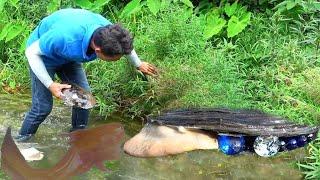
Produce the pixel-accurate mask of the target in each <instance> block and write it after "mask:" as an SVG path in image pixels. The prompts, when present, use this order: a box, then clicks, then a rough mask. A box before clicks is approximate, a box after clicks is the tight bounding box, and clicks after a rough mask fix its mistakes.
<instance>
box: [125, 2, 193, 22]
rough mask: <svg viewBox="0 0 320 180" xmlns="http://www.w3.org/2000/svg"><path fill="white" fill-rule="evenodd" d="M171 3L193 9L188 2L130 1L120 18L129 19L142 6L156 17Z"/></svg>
mask: <svg viewBox="0 0 320 180" xmlns="http://www.w3.org/2000/svg"><path fill="white" fill-rule="evenodd" d="M173 3H182V4H184V5H185V6H186V7H189V8H193V4H192V2H191V1H190V0H143V1H141V0H132V1H130V2H129V3H128V4H127V5H126V6H125V7H124V8H123V10H122V13H121V15H120V17H122V18H129V17H131V15H132V14H135V13H137V12H139V11H140V10H141V8H142V7H144V6H147V7H148V9H149V10H150V12H151V13H152V14H153V15H157V13H158V12H159V11H160V10H161V9H165V8H167V7H168V6H170V5H171V4H173Z"/></svg>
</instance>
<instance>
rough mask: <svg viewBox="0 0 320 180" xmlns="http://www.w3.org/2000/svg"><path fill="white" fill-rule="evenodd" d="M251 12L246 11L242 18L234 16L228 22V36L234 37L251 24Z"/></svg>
mask: <svg viewBox="0 0 320 180" xmlns="http://www.w3.org/2000/svg"><path fill="white" fill-rule="evenodd" d="M250 17H251V13H250V12H248V13H246V14H245V15H244V16H243V17H242V18H241V19H240V20H239V18H238V17H236V16H232V17H231V18H230V20H229V22H228V28H227V35H228V38H230V37H234V36H236V35H237V34H239V33H240V32H242V31H243V30H244V28H246V27H247V25H248V24H249V21H250Z"/></svg>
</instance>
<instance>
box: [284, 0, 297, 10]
mask: <svg viewBox="0 0 320 180" xmlns="http://www.w3.org/2000/svg"><path fill="white" fill-rule="evenodd" d="M296 5H297V3H296V2H294V1H288V2H287V5H286V7H287V10H290V9H292V8H294V7H295V6H296Z"/></svg>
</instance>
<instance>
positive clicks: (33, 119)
mask: <svg viewBox="0 0 320 180" xmlns="http://www.w3.org/2000/svg"><path fill="white" fill-rule="evenodd" d="M46 69H47V71H48V73H49V75H50V77H51V78H52V79H54V76H55V74H57V75H58V77H59V78H60V79H61V80H62V81H63V82H67V83H68V82H69V83H73V84H77V85H79V86H80V87H82V88H84V89H85V90H87V91H90V87H89V84H88V80H87V78H86V75H85V72H84V70H83V68H82V64H81V63H76V62H72V63H69V64H64V65H61V66H58V67H46ZM30 76H31V86H32V106H31V109H30V111H29V112H28V113H27V114H26V116H25V119H24V121H23V124H22V127H21V129H20V133H19V134H20V135H27V134H35V133H36V131H37V129H38V127H39V125H40V124H41V123H42V122H43V121H44V120H45V118H46V117H47V116H48V115H49V114H50V112H51V110H52V105H53V97H52V94H51V92H50V91H49V90H48V89H47V88H46V87H45V86H44V85H43V84H42V83H41V82H40V81H39V79H38V78H37V77H36V75H35V74H34V73H33V72H32V70H31V69H30ZM88 117H89V111H88V110H86V109H80V108H75V107H73V108H72V130H76V129H83V128H84V127H85V126H86V125H87V123H88Z"/></svg>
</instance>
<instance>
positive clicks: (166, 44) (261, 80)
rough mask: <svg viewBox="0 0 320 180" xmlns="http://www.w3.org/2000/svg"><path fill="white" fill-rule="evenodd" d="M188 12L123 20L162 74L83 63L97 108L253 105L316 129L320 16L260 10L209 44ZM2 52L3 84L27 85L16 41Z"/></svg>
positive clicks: (312, 161)
mask: <svg viewBox="0 0 320 180" xmlns="http://www.w3.org/2000/svg"><path fill="white" fill-rule="evenodd" d="M183 12H184V11H183V9H180V8H179V7H171V8H170V9H168V10H164V11H162V12H160V13H158V15H157V16H153V15H151V14H150V13H148V12H145V11H141V12H140V14H138V15H137V16H136V17H135V18H134V19H128V20H122V23H123V24H124V25H125V26H127V27H128V28H129V29H130V30H131V31H132V32H133V33H134V36H135V42H134V44H135V49H136V51H137V52H138V54H139V55H140V57H141V58H142V59H143V60H145V61H148V62H151V63H153V64H154V65H156V66H157V68H158V70H159V76H157V77H154V78H152V77H149V81H148V82H146V81H143V80H142V79H141V78H140V77H139V75H138V74H137V73H136V72H135V70H134V69H133V68H132V67H131V66H129V65H128V63H127V62H126V61H125V60H124V59H123V60H121V61H118V62H115V63H106V62H102V61H95V62H91V63H88V64H86V65H85V68H86V72H87V75H88V79H89V81H90V84H91V87H92V91H93V93H94V95H95V96H96V97H97V99H98V103H99V105H100V107H99V108H98V109H96V110H98V111H99V112H100V113H101V114H104V115H106V116H107V115H108V114H110V113H112V112H114V111H117V110H120V111H124V112H125V113H126V114H127V115H128V116H131V117H135V116H143V115H145V114H150V113H158V112H160V111H163V110H166V109H172V108H185V107H228V108H249V109H250V108H252V109H261V110H263V111H266V112H269V113H272V114H275V115H280V116H282V117H285V118H288V119H291V120H293V121H295V122H297V123H304V124H312V125H319V120H320V98H319V97H320V85H319V84H320V68H319V64H320V62H319V54H320V49H319V42H320V38H319V34H320V32H319V28H318V27H319V17H308V18H305V19H300V20H286V19H281V17H268V16H266V15H263V14H258V13H255V14H253V17H252V21H251V24H250V25H249V26H248V27H247V28H246V29H245V31H243V32H242V33H240V34H239V35H238V36H237V37H236V38H233V39H225V38H224V37H223V34H222V35H221V36H220V37H214V38H212V39H211V40H210V41H209V42H207V41H206V40H205V39H204V38H203V37H202V33H201V32H202V30H203V18H202V17H197V16H194V15H192V16H187V15H182V14H183ZM111 16H112V18H117V17H115V14H112V15H111ZM1 50H2V51H5V53H4V54H5V55H6V56H2V59H1V62H0V63H1V64H0V70H1V72H0V80H1V82H2V84H3V87H6V86H9V87H10V82H11V86H12V88H13V89H14V88H15V87H21V88H22V89H26V88H28V87H29V77H28V70H27V64H26V60H25V57H24V55H23V54H22V53H20V52H18V51H16V50H15V49H14V46H12V44H11V46H8V48H6V49H4V48H3V47H2V49H1ZM12 82H14V83H12ZM311 147H312V148H311V151H310V157H309V159H308V160H307V161H306V162H302V163H304V164H307V165H306V166H301V168H302V170H303V171H304V172H305V173H306V177H316V178H319V177H320V175H319V170H318V169H319V157H320V151H319V149H320V145H319V143H314V144H313V146H311Z"/></svg>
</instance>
